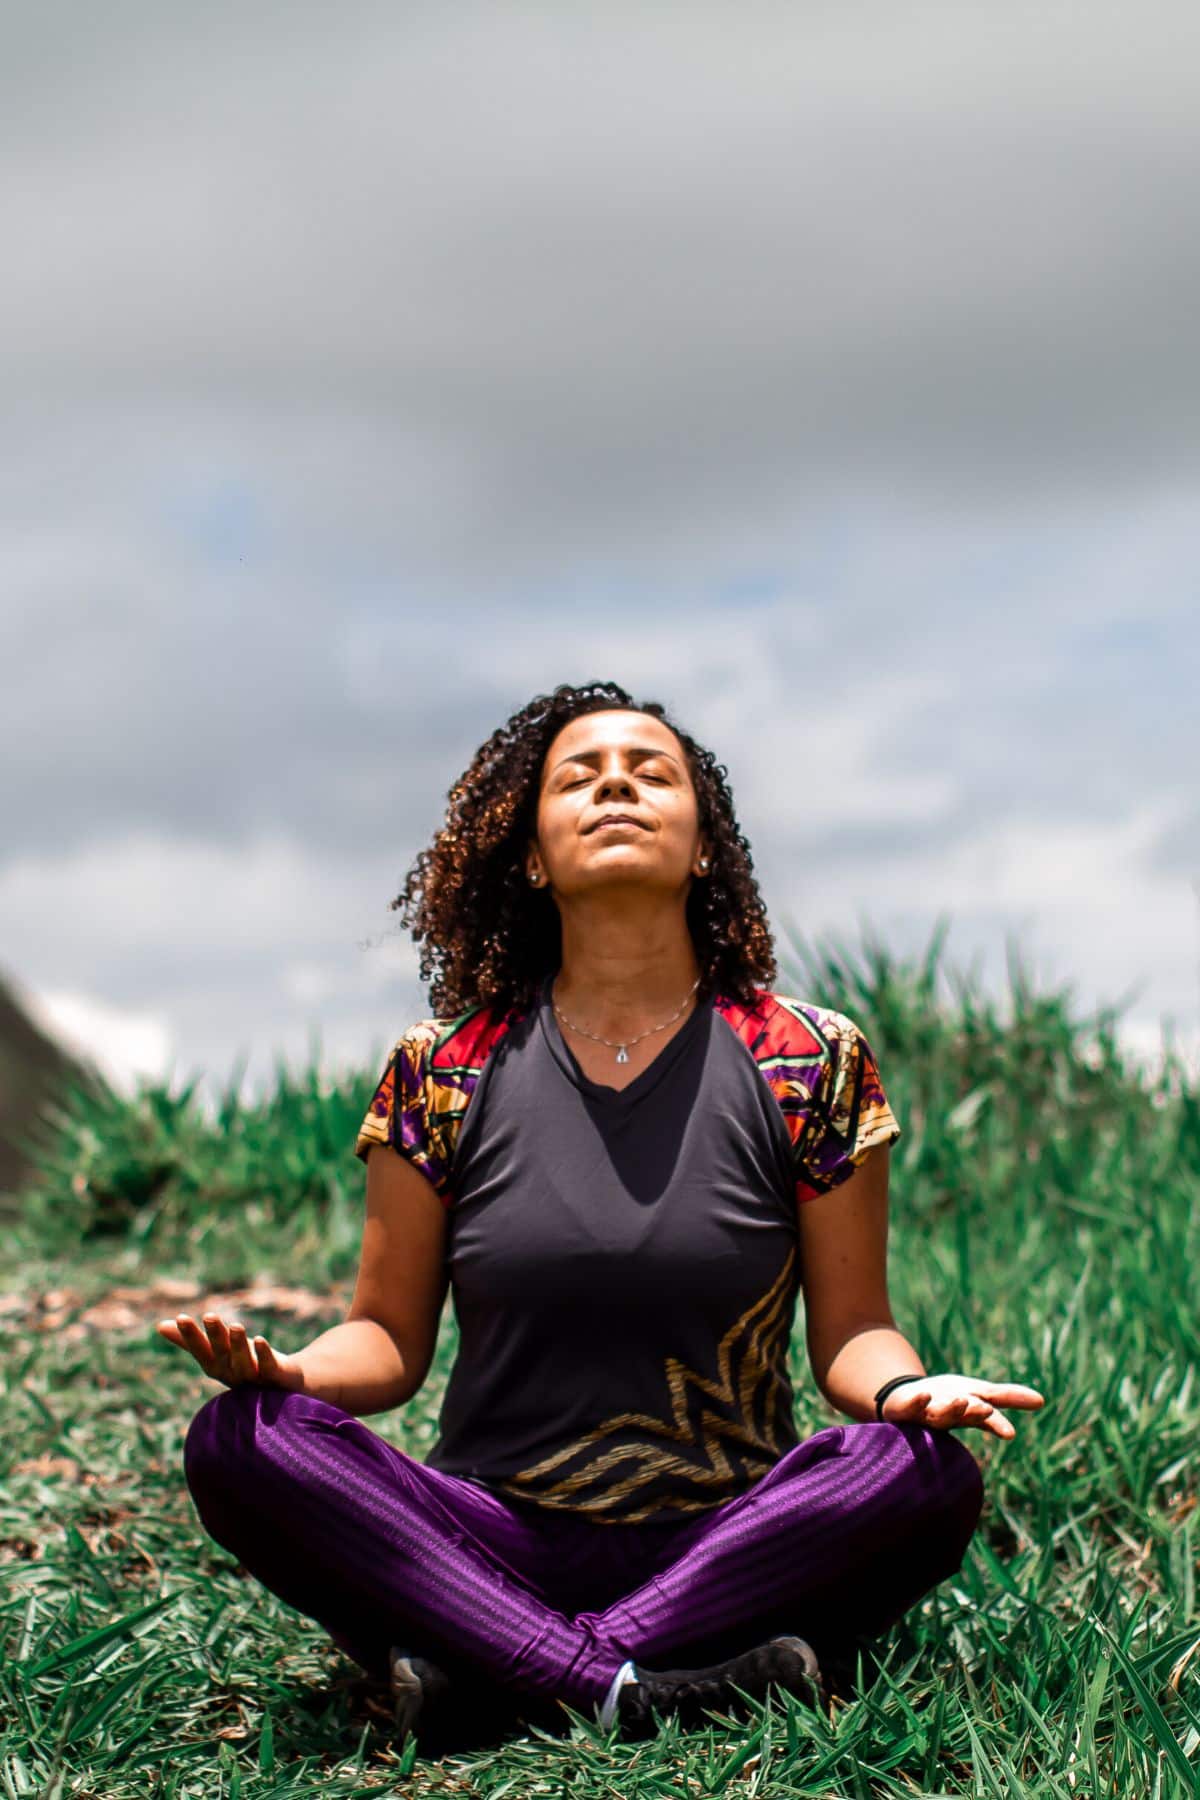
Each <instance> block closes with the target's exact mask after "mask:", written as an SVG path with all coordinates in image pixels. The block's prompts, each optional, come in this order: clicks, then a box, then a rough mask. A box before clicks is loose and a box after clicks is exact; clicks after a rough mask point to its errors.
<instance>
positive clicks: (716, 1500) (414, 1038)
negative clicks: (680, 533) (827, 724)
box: [159, 682, 1042, 1742]
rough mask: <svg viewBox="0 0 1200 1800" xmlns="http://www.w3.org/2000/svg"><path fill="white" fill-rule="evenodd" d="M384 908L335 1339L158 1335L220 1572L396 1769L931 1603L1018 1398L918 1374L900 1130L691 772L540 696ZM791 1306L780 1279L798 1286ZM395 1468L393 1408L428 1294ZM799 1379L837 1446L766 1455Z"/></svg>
mask: <svg viewBox="0 0 1200 1800" xmlns="http://www.w3.org/2000/svg"><path fill="white" fill-rule="evenodd" d="M449 799H450V805H449V810H448V815H447V819H446V823H445V825H444V827H443V829H442V830H441V832H440V833H439V834H438V836H437V838H436V839H435V841H434V843H433V845H432V847H431V848H430V849H428V850H426V851H424V852H423V853H422V854H421V856H420V857H419V858H418V859H417V862H416V863H415V865H414V866H413V869H412V870H411V871H410V873H409V876H408V879H407V884H406V887H405V891H404V893H403V894H402V895H401V896H399V897H398V898H397V899H396V900H395V901H394V902H393V906H394V907H401V908H404V909H405V911H404V912H403V914H402V916H403V917H404V918H405V922H406V923H408V924H410V925H411V928H412V934H413V937H414V939H415V940H416V941H417V942H419V943H422V944H423V949H422V956H421V976H422V979H423V980H425V981H431V988H430V993H431V999H432V1003H433V1006H434V1009H435V1012H436V1014H437V1017H436V1018H434V1019H430V1020H422V1021H420V1022H418V1023H417V1024H416V1025H414V1026H412V1027H411V1028H410V1029H409V1031H407V1032H406V1033H405V1035H404V1036H403V1037H402V1038H401V1039H400V1040H399V1042H398V1043H397V1045H396V1047H395V1049H394V1050H393V1051H392V1054H391V1056H390V1058H389V1060H388V1065H387V1068H386V1069H385V1071H384V1073H383V1076H382V1079H381V1080H380V1083H379V1086H378V1088H377V1091H376V1094H375V1096H374V1099H373V1100H372V1103H371V1107H370V1109H369V1111H368V1113H367V1116H366V1119H365V1120H364V1122H363V1126H362V1129H361V1131H360V1133H359V1136H358V1141H357V1143H356V1146H355V1149H356V1153H357V1154H358V1155H359V1156H360V1157H361V1158H362V1159H363V1160H364V1161H365V1162H366V1164H367V1182H366V1214H367V1216H366V1222H365V1225H364V1230H363V1243H362V1256H361V1266H360V1269H359V1273H358V1279H357V1284H356V1287H355V1292H354V1298H353V1300H352V1302H351V1305H350V1308H349V1311H348V1315H347V1318H346V1320H345V1321H344V1322H343V1323H341V1324H339V1325H337V1326H334V1327H333V1328H332V1330H329V1331H327V1332H325V1333H323V1334H322V1335H321V1336H320V1337H318V1338H316V1339H315V1340H314V1341H313V1342H312V1343H310V1344H308V1345H307V1346H305V1348H304V1349H302V1350H300V1351H297V1352H294V1353H291V1354H285V1353H284V1352H282V1351H278V1350H275V1349H274V1348H273V1347H272V1346H271V1345H270V1344H269V1343H268V1342H267V1340H266V1339H265V1338H263V1337H261V1336H258V1337H255V1338H254V1339H253V1341H252V1342H251V1341H249V1340H248V1338H247V1334H246V1330H245V1327H244V1326H242V1325H241V1324H229V1325H226V1324H225V1322H224V1321H223V1320H222V1319H221V1318H220V1317H219V1316H218V1315H216V1314H206V1315H205V1317H204V1319H203V1321H202V1322H200V1323H197V1322H196V1321H194V1320H193V1319H191V1318H190V1317H188V1316H187V1315H186V1314H181V1315H180V1316H179V1317H178V1318H176V1319H175V1320H164V1321H163V1322H162V1323H161V1324H160V1326H159V1330H160V1332H162V1334H163V1335H164V1336H165V1337H168V1338H169V1339H170V1340H171V1341H172V1342H173V1343H176V1344H178V1345H179V1346H181V1347H182V1348H184V1349H186V1350H188V1351H189V1352H190V1353H191V1354H192V1355H193V1356H194V1357H195V1358H196V1359H197V1361H198V1362H199V1363H200V1365H201V1367H202V1368H204V1369H205V1371H206V1373H208V1374H209V1375H211V1376H214V1377H215V1378H216V1379H218V1380H220V1381H222V1382H224V1383H226V1385H227V1389H228V1391H227V1392H224V1393H221V1394H217V1395H215V1396H213V1397H212V1398H211V1399H210V1400H208V1401H207V1403H206V1404H205V1405H204V1406H203V1407H201V1409H200V1410H199V1412H198V1413H197V1414H196V1416H195V1418H194V1419H193V1420H192V1422H191V1425H190V1427H189V1430H188V1433H187V1440H186V1446H185V1471H186V1477H187V1481H188V1485H189V1488H190V1491H191V1493H192V1496H193V1499H194V1501H195V1504H196V1507H197V1510H198V1512H199V1515H200V1518H201V1520H202V1522H203V1524H204V1526H205V1528H206V1529H207V1531H208V1532H209V1533H210V1534H211V1536H213V1537H214V1538H215V1539H216V1540H217V1541H218V1542H219V1543H221V1544H223V1545H225V1546H226V1547H227V1548H229V1549H230V1550H232V1551H234V1552H235V1553H236V1555H237V1556H238V1557H239V1558H240V1559H241V1561H242V1562H243V1563H244V1564H245V1566H246V1567H247V1568H248V1569H249V1570H250V1571H251V1573H253V1574H254V1575H255V1576H256V1577H258V1578H259V1579H260V1580H261V1581H262V1582H264V1583H265V1584H266V1585H267V1586H268V1587H270V1588H271V1589H272V1590H273V1591H274V1592H275V1593H277V1594H278V1595H279V1596H280V1597H281V1598H283V1599H284V1600H285V1601H286V1602H288V1603H289V1604H291V1605H293V1606H295V1607H297V1608H299V1609H300V1610H301V1611H302V1612H304V1613H306V1614H307V1615H309V1616H311V1617H314V1618H316V1619H318V1620H319V1621H320V1622H321V1623H322V1624H323V1625H324V1627H325V1628H326V1630H327V1631H328V1632H329V1633H330V1635H331V1636H332V1637H333V1638H334V1640H335V1641H336V1642H337V1643H338V1644H339V1645H340V1646H342V1647H343V1648H344V1649H345V1650H347V1651H348V1652H349V1653H350V1654H351V1655H352V1656H353V1657H354V1658H355V1659H356V1660H358V1661H359V1662H360V1663H361V1664H362V1665H363V1667H364V1668H365V1669H366V1670H367V1671H368V1673H370V1674H373V1675H377V1676H378V1677H379V1678H380V1679H388V1680H389V1681H390V1683H391V1686H392V1691H393V1693H394V1694H395V1696H396V1716H397V1719H398V1721H400V1723H401V1724H402V1725H404V1726H405V1727H406V1728H409V1729H412V1730H414V1731H415V1732H416V1734H417V1736H418V1738H419V1739H421V1738H424V1741H425V1742H432V1741H435V1740H436V1739H437V1736H438V1732H439V1730H440V1731H443V1732H444V1731H445V1729H446V1721H447V1719H449V1718H451V1717H456V1718H457V1720H458V1722H459V1723H460V1724H466V1726H467V1728H468V1730H469V1728H470V1721H471V1719H472V1718H475V1719H476V1720H479V1719H482V1718H483V1717H484V1716H485V1715H487V1714H488V1713H489V1708H491V1709H493V1710H492V1714H491V1717H492V1720H493V1721H494V1716H495V1713H494V1708H495V1707H496V1706H497V1705H499V1706H500V1708H501V1709H503V1707H504V1706H506V1705H507V1706H508V1708H509V1709H510V1713H511V1715H513V1716H520V1717H524V1718H526V1719H529V1718H532V1717H536V1716H538V1715H539V1713H540V1714H541V1716H542V1717H543V1718H545V1717H546V1716H547V1714H546V1708H547V1707H549V1710H550V1712H551V1713H554V1714H557V1717H558V1718H559V1719H560V1720H562V1719H563V1718H564V1714H563V1712H562V1708H561V1707H560V1706H559V1705H558V1703H559V1702H565V1703H566V1704H567V1705H568V1706H570V1707H572V1708H574V1709H576V1710H578V1711H584V1712H588V1713H592V1714H594V1716H596V1717H597V1718H598V1720H599V1722H600V1723H601V1724H602V1725H605V1726H609V1725H613V1724H616V1725H617V1726H619V1728H620V1729H621V1730H622V1732H623V1733H624V1734H626V1735H629V1736H641V1735H644V1734H646V1733H647V1732H650V1731H652V1730H654V1729H656V1728H657V1726H656V1721H655V1716H654V1715H655V1714H665V1713H670V1712H675V1713H676V1714H678V1715H679V1716H680V1717H681V1718H682V1719H683V1720H684V1721H685V1722H692V1721H697V1720H699V1719H701V1718H702V1716H703V1713H704V1711H705V1709H706V1708H710V1707H719V1708H722V1709H724V1710H726V1711H728V1710H729V1709H730V1707H731V1705H736V1704H737V1703H738V1701H739V1696H740V1694H749V1695H751V1696H755V1697H761V1696H762V1695H764V1694H765V1693H766V1692H767V1690H768V1689H769V1688H771V1687H776V1688H783V1689H786V1690H788V1691H789V1692H792V1693H795V1694H798V1695H801V1696H802V1697H803V1698H805V1699H806V1700H808V1701H810V1702H815V1701H818V1700H819V1699H820V1698H821V1697H822V1695H824V1694H828V1693H830V1692H839V1691H841V1690H842V1689H843V1686H844V1684H845V1683H846V1680H847V1676H848V1673H849V1672H850V1671H851V1670H852V1669H853V1668H854V1667H855V1657H856V1653H861V1652H862V1651H864V1650H865V1649H866V1648H867V1646H869V1644H870V1641H871V1640H872V1639H873V1638H874V1637H876V1636H878V1634H879V1633H881V1632H882V1631H884V1630H885V1629H886V1628H887V1627H888V1626H889V1625H890V1624H892V1623H893V1622H894V1621H895V1620H897V1619H898V1618H899V1617H900V1616H901V1615H902V1614H903V1613H904V1612H905V1611H906V1610H907V1609H908V1608H909V1607H911V1606H912V1605H913V1604H914V1602H915V1601H917V1600H918V1599H919V1598H920V1597H921V1596H922V1595H923V1594H924V1593H926V1592H927V1591H928V1590H929V1589H930V1588H931V1587H933V1586H934V1585H936V1583H938V1582H939V1581H941V1580H943V1579H944V1578H945V1577H946V1576H948V1575H950V1574H951V1573H953V1572H954V1571H955V1570H957V1569H958V1568H959V1566H960V1564H961V1561H962V1558H963V1554H964V1552H965V1549H966V1546H967V1544H968V1542H969V1540H970V1538H971V1535H972V1533H973V1531H974V1529H975V1526H976V1523H977V1520H978V1517H979V1512H980V1507H981V1504H982V1481H981V1476H980V1472H979V1467H978V1464H977V1463H976V1461H975V1459H974V1457H973V1456H972V1455H971V1454H970V1452H969V1451H968V1450H967V1449H966V1447H965V1446H964V1445H963V1443H962V1442H961V1441H960V1440H959V1439H958V1438H956V1437H954V1436H952V1435H951V1428H952V1427H955V1426H976V1427H979V1428H981V1429H983V1430H985V1431H990V1432H993V1433H994V1434H996V1435H997V1436H999V1437H1003V1438H1011V1437H1012V1436H1013V1435H1014V1428H1013V1426H1012V1424H1011V1422H1010V1420H1009V1419H1008V1418H1007V1416H1006V1415H1005V1413H1004V1412H1003V1411H1002V1410H1001V1408H1002V1407H1004V1406H1011V1407H1018V1408H1036V1407H1038V1406H1040V1405H1041V1404H1042V1396H1041V1395H1040V1394H1039V1393H1037V1392H1036V1391H1035V1390H1034V1389H1032V1388H1028V1387H1022V1386H1016V1385H1012V1384H1010V1383H1007V1382H1002V1381H988V1380H980V1379H978V1378H976V1377H973V1376H969V1375H963V1374H957V1373H940V1374H932V1375H931V1374H927V1373H926V1371H925V1370H924V1368H923V1367H922V1364H921V1359H920V1358H919V1356H918V1355H917V1353H916V1351H915V1350H914V1348H913V1346H912V1345H911V1344H910V1343H909V1342H908V1340H907V1339H906V1338H905V1337H904V1336H903V1334H902V1333H901V1332H900V1330H899V1329H898V1327H897V1325H896V1323H895V1321H894V1319H893V1317H892V1313H891V1309H890V1306H889V1303H888V1294H887V1281H886V1239H887V1190H888V1160H889V1155H890V1145H891V1144H892V1143H893V1142H894V1141H895V1140H896V1139H897V1138H898V1137H899V1135H900V1127H899V1125H898V1124H897V1122H896V1119H895V1117H894V1115H893V1113H892V1111H891V1109H890V1107H889V1105H888V1102H887V1099H886V1096H885V1094H884V1091H883V1087H882V1085H881V1082H880V1079H879V1071H878V1068H877V1066H876V1063H875V1059H874V1057H873V1055H872V1052H871V1048H870V1046H869V1044H868V1043H867V1041H866V1039H865V1037H864V1036H863V1034H862V1033H861V1032H860V1031H859V1029H858V1027H857V1026H856V1025H855V1024H854V1023H853V1021H852V1020H850V1019H848V1018H847V1017H846V1016H845V1015H844V1014H839V1013H836V1012H833V1011H830V1010H828V1009H825V1008H822V1007H819V1006H817V1005H814V1004H811V1003H807V1002H801V1001H796V1000H794V999H791V998H789V997H786V996H782V995H778V994H776V993H774V992H773V991H772V990H771V986H770V984H771V982H772V980H773V978H774V975H775V963H774V958H773V955H772V949H771V935H770V931H769V928H768V924H767V920H766V916H765V912H764V908H763V905H762V901H761V898H760V896H759V892H758V888H757V885H756V883H755V880H754V878H753V874H752V862H751V857H750V852H749V848H748V846H747V844H746V841H745V839H744V838H743V837H742V835H741V833H740V831H739V828H738V824H737V821H736V818H735V815H734V810H733V803H732V798H731V795H730V792H729V789H728V787H727V785H726V782H725V770H724V768H723V767H722V766H721V765H719V764H717V763H716V762H715V761H714V758H713V756H712V754H711V753H710V752H709V751H707V750H704V749H702V748H701V747H700V746H699V745H698V744H697V743H696V742H695V741H694V740H693V739H692V738H691V737H690V736H689V735H688V734H687V733H686V732H684V731H683V730H682V729H680V728H679V727H677V726H674V725H673V724H671V723H670V721H669V720H668V718H667V715H666V713H665V710H664V709H663V707H662V706H661V705H659V704H658V703H657V702H648V703H646V704H644V705H639V704H637V703H635V702H634V701H633V700H632V698H631V697H630V695H629V694H627V693H626V692H625V690H624V689H622V688H620V687H618V686H616V685H615V684H613V683H610V682H605V683H591V684H589V685H588V686H586V687H582V688H573V687H569V686H565V685H564V686H560V687H558V688H556V689H555V691H554V693H553V694H552V695H550V696H539V697H538V698H537V699H535V700H534V701H532V702H531V703H530V704H529V705H528V706H526V707H525V708H524V709H523V710H521V711H520V712H518V713H516V714H515V715H514V716H513V717H512V718H511V719H510V720H509V721H508V722H507V724H506V725H505V726H504V727H503V728H502V729H501V730H499V731H497V732H496V733H495V734H494V735H493V736H492V737H491V738H490V739H489V740H488V742H487V743H485V744H484V745H483V747H482V748H481V749H480V750H479V752H478V754H477V755H476V757H475V759H474V761H473V762H472V764H471V767H470V768H469V769H468V771H467V772H466V774H465V775H464V776H463V778H462V779H461V780H460V781H459V782H458V783H457V784H456V785H455V787H454V788H453V789H452V790H451V793H450V796H449ZM801 1271H803V1280H802V1282H801ZM448 1286H449V1287H451V1289H452V1291H453V1298H454V1305H455V1313H456V1318H457V1321H458V1328H459V1349H458V1355H457V1359H456V1361H455V1364H454V1368H453V1371H452V1374H451V1377H450V1381H449V1384H448V1387H447V1391H446V1395H445V1399H444V1402H443V1406H442V1411H441V1416H440V1421H439V1425H440V1434H439V1437H438V1441H437V1443H436V1444H435V1446H434V1448H433V1450H432V1451H431V1452H430V1454H429V1457H428V1459H427V1460H426V1461H425V1462H424V1463H420V1462H418V1461H416V1460H415V1459H414V1458H412V1457H410V1456H408V1455H405V1454H404V1453H402V1452H401V1451H399V1450H397V1449H395V1448H394V1447H393V1446H392V1445H390V1444H388V1443H387V1442H386V1441H385V1440H384V1439H383V1438H381V1437H380V1436H379V1435H378V1434H377V1433H375V1432H372V1431H371V1430H370V1429H369V1428H368V1427H367V1426H365V1425H364V1424H362V1423H361V1415H363V1414H367V1413H373V1412H384V1411H387V1410H389V1409H390V1408H391V1407H394V1406H397V1405H401V1404H403V1402H404V1401H406V1400H408V1399H411V1398H412V1396H413V1395H414V1394H415V1393H416V1392H417V1390H418V1389H419V1388H420V1387H421V1384H422V1383H423V1381H424V1379H425V1376H426V1374H427V1372H428V1369H429V1366H430V1361H431V1358H432V1355H433V1351H434V1346H435V1340H436V1335H437V1329H438V1321H439V1317H440V1314H441V1310H442V1303H443V1299H444V1297H445V1293H446V1289H447V1287H448ZM801 1286H803V1292H804V1298H805V1329H806V1338H807V1349H808V1356H809V1361H810V1363H811V1367H812V1373H813V1378H814V1380H815V1381H816V1382H817V1385H818V1386H819V1388H820V1389H821V1391H822V1393H823V1394H824V1395H825V1396H826V1398H827V1399H828V1400H829V1401H830V1402H831V1404H832V1406H833V1407H834V1408H836V1409H837V1410H838V1411H840V1412H842V1413H844V1414H846V1415H847V1416H848V1417H849V1419H850V1420H851V1421H853V1422H852V1423H850V1424H848V1425H842V1424H834V1425H830V1426H828V1427H826V1428H825V1429H824V1430H821V1431H818V1432H817V1433H816V1435H815V1436H813V1437H810V1438H808V1439H806V1440H804V1441H803V1442H801V1441H798V1439H797V1435H796V1430H795V1424H794V1420H793V1408H792V1400H793V1396H792V1390H791V1386H790V1383H789V1378H788V1371H787V1366H786V1356H787V1349H788V1343H789V1339H790V1335H791V1329H792V1322H793V1318H794V1312H795V1305H796V1300H797V1296H798V1293H799V1291H800V1288H801Z"/></svg>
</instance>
